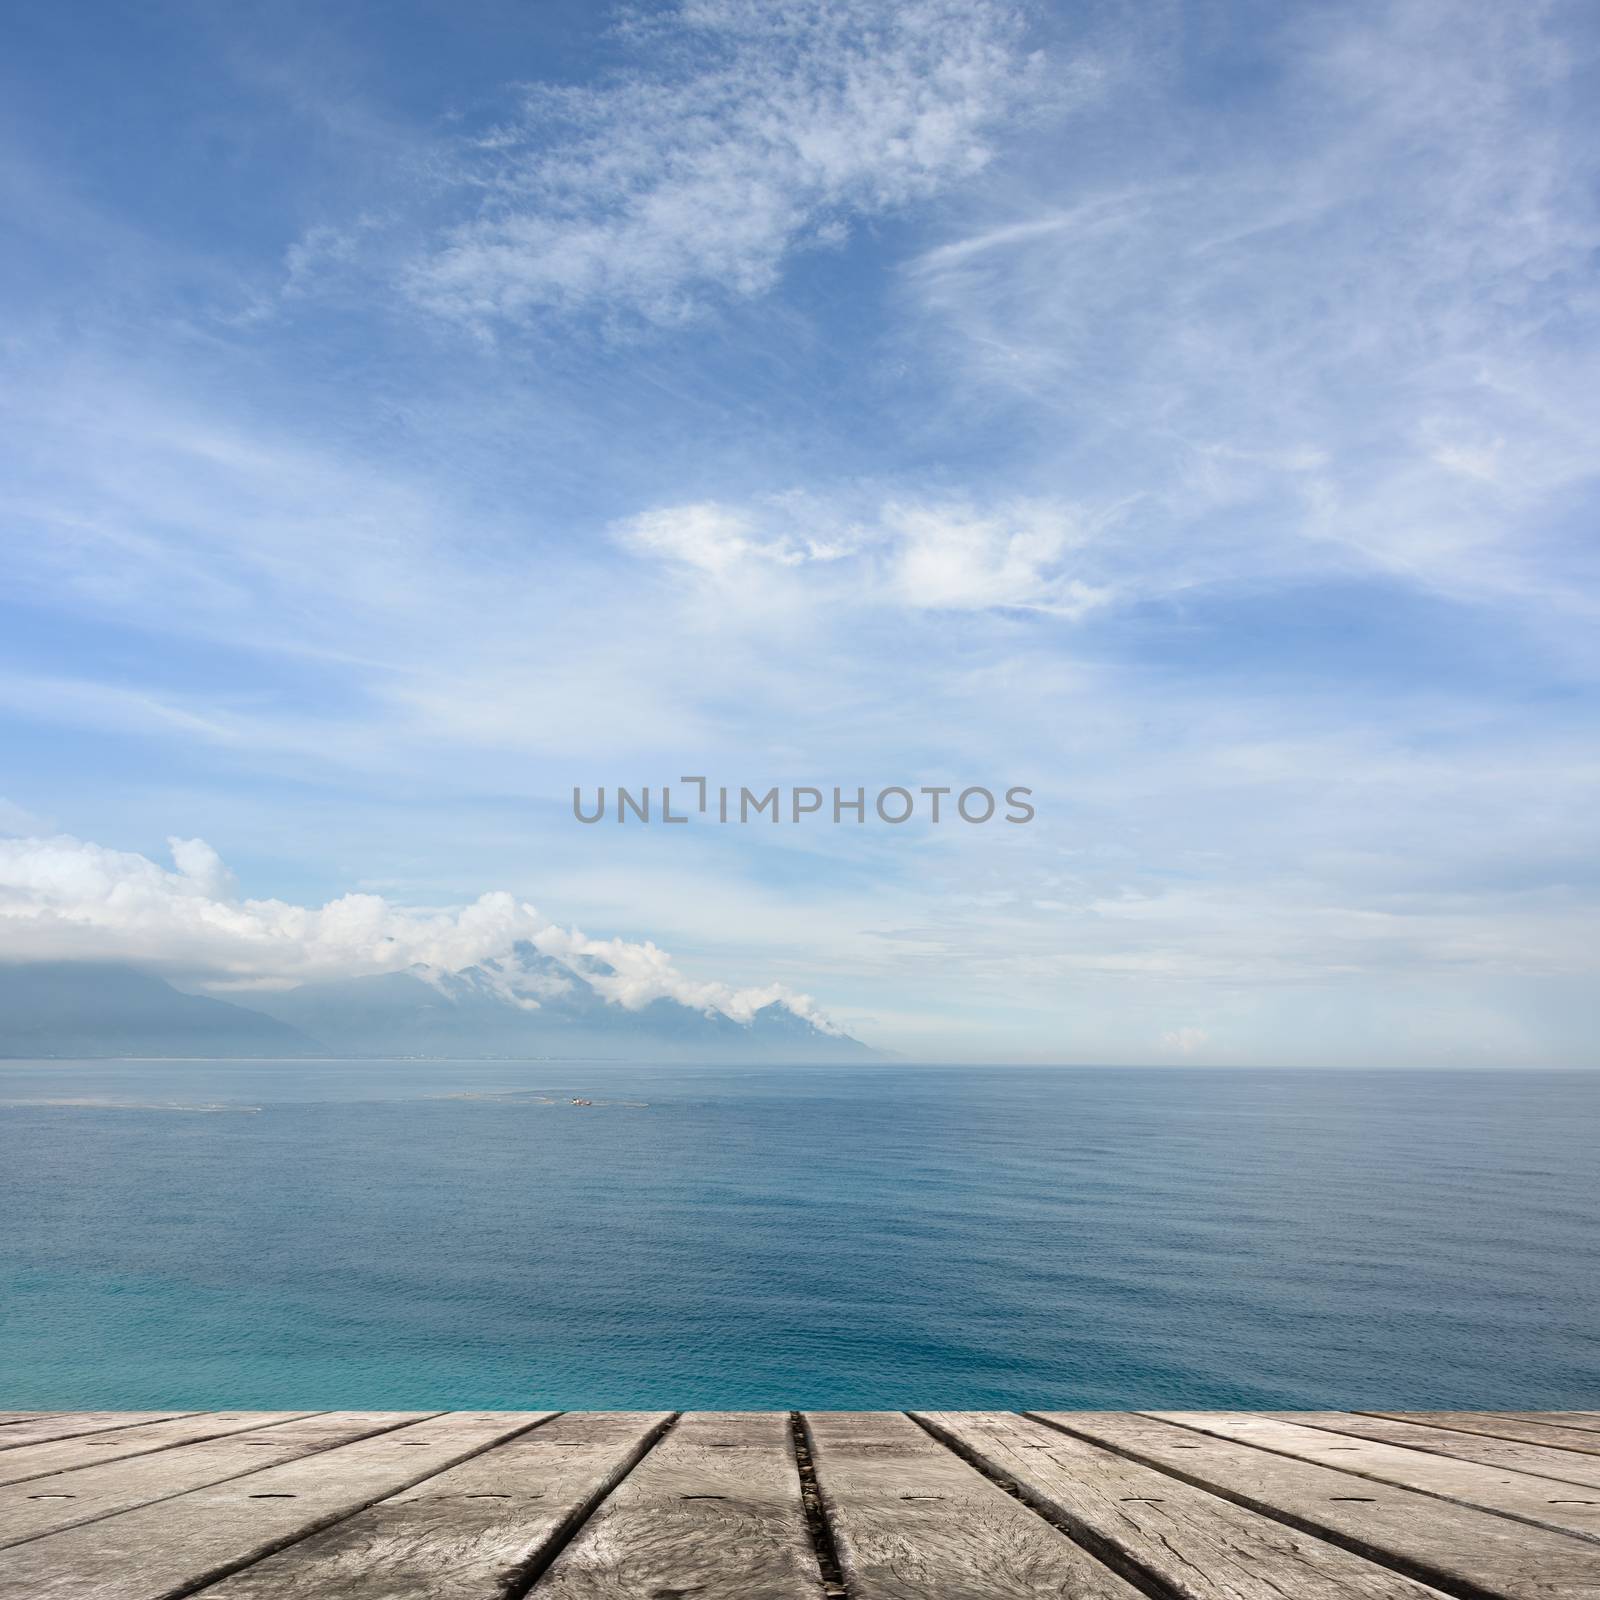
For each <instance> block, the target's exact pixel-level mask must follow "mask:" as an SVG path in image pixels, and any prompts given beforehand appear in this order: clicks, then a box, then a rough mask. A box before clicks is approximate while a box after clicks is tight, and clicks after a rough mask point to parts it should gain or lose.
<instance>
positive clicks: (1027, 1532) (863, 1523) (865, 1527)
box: [805, 1411, 1138, 1600]
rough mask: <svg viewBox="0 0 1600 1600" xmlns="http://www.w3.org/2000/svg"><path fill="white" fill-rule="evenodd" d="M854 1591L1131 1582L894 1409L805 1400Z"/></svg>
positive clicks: (1115, 1594)
mask: <svg viewBox="0 0 1600 1600" xmlns="http://www.w3.org/2000/svg"><path fill="white" fill-rule="evenodd" d="M805 1420H806V1428H807V1431H808V1433H809V1435H810V1438H811V1446H812V1454H813V1458H814V1461H815V1465H816V1473H817V1484H818V1487H819V1488H820V1489H821V1491H822V1502H823V1506H824V1508H825V1510H826V1512H827V1516H828V1520H829V1522H830V1524H831V1526H832V1530H833V1537H834V1541H835V1544H836V1546H837V1548H838V1552H839V1562H840V1565H841V1566H842V1567H843V1569H844V1574H845V1581H846V1583H847V1584H848V1586H849V1590H850V1594H851V1596H852V1600H933V1597H935V1596H937V1597H938V1600H1136V1597H1137V1595H1138V1591H1137V1590H1136V1589H1135V1588H1133V1586H1132V1585H1131V1584H1129V1583H1128V1582H1127V1581H1126V1580H1124V1579H1123V1578H1121V1577H1119V1576H1118V1575H1117V1574H1116V1573H1114V1572H1113V1571H1111V1569H1110V1568H1109V1567H1107V1566H1105V1565H1104V1564H1103V1563H1101V1562H1100V1561H1097V1560H1096V1559H1095V1558H1094V1557H1093V1556H1091V1555H1090V1554H1089V1553H1088V1552H1087V1551H1085V1550H1083V1549H1081V1548H1080V1547H1079V1546H1078V1545H1076V1544H1074V1543H1073V1541H1072V1540H1071V1539H1069V1538H1068V1537H1067V1536H1066V1535H1065V1534H1064V1533H1061V1532H1060V1531H1058V1530H1057V1529H1055V1528H1053V1527H1051V1525H1050V1524H1049V1523H1048V1522H1046V1521H1045V1520H1044V1519H1043V1518H1042V1517H1041V1516H1039V1515H1038V1514H1037V1513H1036V1512H1033V1511H1030V1510H1029V1509H1028V1508H1027V1507H1026V1506H1025V1505H1023V1504H1022V1503H1021V1502H1020V1501H1018V1500H1015V1499H1013V1498H1012V1497H1011V1496H1010V1495H1008V1494H1006V1493H1005V1492H1004V1490H1002V1489H999V1488H997V1487H996V1486H995V1485H994V1484H992V1483H990V1482H989V1480H988V1479H987V1478H985V1477H984V1476H983V1474H982V1473H980V1472H978V1471H977V1470H976V1469H975V1468H973V1467H970V1466H968V1465H967V1463H966V1462H965V1461H963V1460H961V1458H960V1457H959V1456H957V1455H956V1454H955V1453H954V1452H953V1451H951V1450H950V1449H949V1448H948V1447H947V1446H945V1445H943V1444H940V1443H939V1442H938V1441H937V1440H935V1439H932V1438H930V1437H929V1436H928V1435H927V1433H925V1432H924V1431H923V1430H922V1429H921V1428H919V1427H918V1426H917V1425H916V1423H914V1422H913V1421H912V1420H911V1419H910V1418H909V1417H906V1416H902V1415H901V1414H900V1413H898V1412H838V1411H820V1412H809V1413H807V1415H806V1419H805Z"/></svg>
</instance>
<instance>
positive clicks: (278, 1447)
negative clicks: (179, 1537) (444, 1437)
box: [0, 1411, 433, 1548]
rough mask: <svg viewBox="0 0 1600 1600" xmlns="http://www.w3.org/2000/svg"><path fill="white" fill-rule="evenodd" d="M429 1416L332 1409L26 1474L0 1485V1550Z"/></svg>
mask: <svg viewBox="0 0 1600 1600" xmlns="http://www.w3.org/2000/svg"><path fill="white" fill-rule="evenodd" d="M432 1414H433V1413H429V1412H426V1411H334V1412H329V1413H326V1414H324V1415H321V1416H317V1415H313V1416H310V1417H306V1418H303V1419H301V1420H299V1421H297V1422H288V1423H284V1424H282V1425H273V1426H270V1427H267V1428H263V1429H260V1430H259V1431H257V1432H251V1433H243V1434H230V1435H228V1436H226V1437H223V1438H219V1439H206V1440H200V1441H197V1442H195V1443H193V1444H188V1445H177V1446H174V1447H173V1448H172V1449H170V1450H161V1451H156V1452H152V1453H151V1454H149V1455H142V1456H133V1457H130V1458H128V1459H126V1460H122V1461H107V1462H104V1463H101V1464H98V1465H96V1466H92V1467H79V1468H77V1469H76V1470H74V1471H70V1472H59V1473H55V1474H53V1475H52V1476H50V1477H47V1478H28V1479H26V1480H25V1481H23V1482H22V1483H14V1484H11V1485H9V1486H7V1487H5V1488H0V1548H3V1547H5V1546H6V1545H13V1544H21V1543H23V1542H24V1541H25V1540H28V1539H38V1538H42V1537H43V1536H44V1535H45V1534H47V1533H56V1532H59V1531H60V1530H61V1529H62V1528H72V1527H76V1526H77V1525H78V1524H79V1523H82V1522H95V1521H98V1520H99V1519H100V1518H101V1517H108V1516H111V1515H113V1514H114V1513H116V1512H119V1511H131V1510H132V1509H133V1508H134V1507H135V1506H143V1505H149V1504H151V1503H152V1502H154V1501H157V1500H169V1499H171V1498H172V1496H173V1495H177V1494H185V1493H187V1492H188V1491H189V1490H191V1489H201V1488H204V1487H205V1486H206V1485H207V1484H210V1483H222V1482H225V1481H226V1480H227V1479H229V1478H239V1477H243V1476H244V1474H245V1473H247V1472H260V1471H261V1470H262V1469H263V1468H265V1467H272V1466H276V1465H278V1464H279V1463H280V1462H283V1461H294V1460H298V1459H299V1458H300V1457H301V1456H309V1455H315V1454H316V1453H317V1451H319V1450H331V1449H333V1448H334V1447H335V1446H337V1445H341V1444H350V1443H352V1442H353V1441H355V1440H357V1439H365V1438H369V1437H371V1436H372V1435H374V1434H379V1433H387V1432H389V1431H390V1429H392V1428H400V1427H404V1426H406V1425H407V1424H408V1423H413V1422H422V1421H424V1420H426V1419H427V1417H428V1416H430V1415H432Z"/></svg>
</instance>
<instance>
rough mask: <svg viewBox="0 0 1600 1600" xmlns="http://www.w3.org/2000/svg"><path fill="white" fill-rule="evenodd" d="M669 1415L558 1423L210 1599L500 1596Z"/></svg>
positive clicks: (456, 1599) (226, 1583)
mask: <svg viewBox="0 0 1600 1600" xmlns="http://www.w3.org/2000/svg"><path fill="white" fill-rule="evenodd" d="M671 1415H672V1414H671V1412H667V1411H657V1412H597V1411H591V1412H578V1413H568V1414H567V1415H564V1416H560V1417H557V1418H556V1419H555V1421H553V1422H548V1423H546V1424H545V1425H544V1426H543V1427H541V1428H535V1429H534V1430H533V1431H532V1432H531V1433H524V1434H519V1435H518V1436H517V1437H516V1438H515V1439H511V1440H508V1441H507V1442H506V1443H504V1444H500V1445H495V1446H494V1447H493V1448H492V1449H489V1450H486V1451H484V1453H483V1454H482V1455H478V1456H473V1457H472V1458H471V1460H469V1461H464V1462H462V1464H461V1465H460V1466H458V1467H451V1468H450V1469H449V1470H448V1471H446V1472H441V1473H439V1474H437V1475H436V1476H434V1477H432V1478H428V1479H425V1480H424V1481H423V1482H422V1483H419V1484H417V1485H416V1486H415V1487H413V1488H410V1489H407V1490H404V1491H403V1492H402V1493H400V1494H397V1495H394V1496H392V1497H391V1498H389V1499H387V1500H380V1501H379V1502H378V1503H377V1504H376V1505H374V1506H368V1507H367V1509H366V1510H365V1511H360V1512H357V1513H356V1515H355V1516H353V1517H347V1518H346V1519H345V1520H344V1521H343V1522H336V1523H335V1524H334V1525H333V1526H332V1527H331V1528H326V1529H324V1530H323V1531H322V1532H321V1533H318V1534H314V1535H313V1536H312V1537H311V1538H309V1539H302V1540H301V1541H300V1542H299V1543H297V1544H292V1545H290V1546H289V1547H288V1548H287V1549H286V1550H280V1551H278V1553H277V1554H276V1555H272V1556H268V1557H267V1558H266V1559H265V1560H264V1561H257V1562H255V1563H253V1564H252V1565H251V1566H248V1567H246V1568H244V1569H243V1571H240V1572H236V1573H234V1575H233V1576H232V1577H231V1578H224V1579H223V1580H222V1582H221V1583H218V1584H213V1585H212V1586H211V1587H210V1588H208V1589H207V1590H206V1592H205V1593H206V1600H213V1597H215V1600H290V1597H294V1596H301V1595H316V1596H318V1597H319V1600H503V1597H504V1596H506V1595H509V1594H513V1593H516V1592H518V1591H519V1586H521V1585H523V1584H526V1582H527V1580H528V1578H529V1577H530V1576H531V1575H532V1574H533V1573H535V1572H537V1571H538V1570H539V1568H540V1567H541V1566H542V1565H543V1564H544V1562H545V1561H547V1560H548V1559H549V1558H550V1556H551V1555H552V1554H553V1553H554V1552H555V1550H557V1549H558V1548H559V1547H560V1544H561V1542H562V1541H563V1540H564V1539H565V1538H566V1537H567V1536H568V1535H569V1534H570V1533H571V1532H572V1530H573V1529H574V1528H575V1527H577V1525H578V1524H579V1523H580V1522H581V1521H582V1520H583V1519H584V1518H585V1517H586V1516H587V1515H588V1514H589V1513H590V1512H592V1511H593V1509H594V1508H595V1506H596V1505H597V1504H598V1503H599V1502H600V1500H601V1499H603V1498H604V1497H605V1496H606V1495H607V1494H609V1493H610V1492H611V1490H612V1489H614V1488H615V1487H616V1486H617V1484H618V1483H619V1482H620V1481H621V1480H622V1478H623V1477H624V1475H625V1474H626V1473H627V1472H628V1470H629V1469H630V1468H631V1467H632V1466H633V1465H634V1464H635V1463H636V1462H637V1461H638V1460H639V1459H640V1458H641V1457H642V1456H643V1454H644V1452H645V1451H646V1450H647V1449H648V1448H649V1447H650V1445H651V1443H652V1442H653V1441H654V1439H655V1438H656V1436H657V1435H658V1434H659V1433H660V1432H661V1430H662V1428H663V1427H664V1426H665V1425H666V1424H667V1422H668V1421H669V1420H670V1419H671ZM713 1534H715V1530H714V1529H713ZM642 1592H643V1591H641V1593H642Z"/></svg>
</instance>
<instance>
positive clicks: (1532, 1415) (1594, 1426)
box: [1504, 1411, 1600, 1433]
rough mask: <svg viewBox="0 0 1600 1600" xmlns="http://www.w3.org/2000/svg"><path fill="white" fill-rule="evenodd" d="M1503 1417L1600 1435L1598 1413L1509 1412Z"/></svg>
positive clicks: (1599, 1415)
mask: <svg viewBox="0 0 1600 1600" xmlns="http://www.w3.org/2000/svg"><path fill="white" fill-rule="evenodd" d="M1504 1415H1507V1416H1512V1417H1520V1418H1521V1419H1522V1420H1523V1421H1524V1422H1548V1423H1552V1424H1553V1425H1554V1426H1556V1427H1558V1428H1581V1429H1582V1430H1583V1431H1584V1432H1585V1433H1600V1411H1510V1412H1506V1413H1504Z"/></svg>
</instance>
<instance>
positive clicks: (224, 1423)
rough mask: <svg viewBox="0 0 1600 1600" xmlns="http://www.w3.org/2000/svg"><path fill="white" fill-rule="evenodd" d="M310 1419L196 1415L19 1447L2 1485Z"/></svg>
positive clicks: (0, 1469) (4, 1458) (1, 1459)
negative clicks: (202, 1440) (231, 1434)
mask: <svg viewBox="0 0 1600 1600" xmlns="http://www.w3.org/2000/svg"><path fill="white" fill-rule="evenodd" d="M312 1415H314V1413H312V1412H309V1411H197V1412H195V1413H194V1414H193V1415H191V1416H186V1417H173V1418H171V1419H170V1420H169V1421H166V1422H146V1423H143V1424H141V1425H139V1426H137V1427H132V1428H116V1429H113V1430H112V1431H111V1432H109V1433H91V1434H81V1435H79V1436H78V1437H77V1438H73V1439H52V1440H50V1441H49V1442H47V1443H45V1444H29V1445H23V1446H22V1447H21V1448H20V1449H16V1450H8V1451H7V1452H6V1453H5V1454H4V1455H0V1484H6V1483H21V1482H22V1481H23V1480H24V1479H25V1478H42V1477H44V1476H45V1475H46V1474H48V1473H52V1472H71V1471H72V1469H73V1468H74V1467H88V1466H98V1465H99V1464H100V1463H101V1462H102V1461H120V1460H123V1459H125V1458H126V1457H128V1456H139V1455H146V1454H148V1453H149V1452H150V1451H152V1450H165V1449H167V1448H169V1447H170V1446H172V1445H178V1444H194V1443H196V1442H198V1441H199V1440H201V1439H219V1438H221V1437H222V1436H223V1435H224V1434H229V1433H244V1432H247V1431H248V1430H250V1429H252V1428H270V1427H271V1426H272V1425H273V1424H274V1423H278V1422H293V1421H295V1420H296V1419H297V1418H299V1417H308V1416H312Z"/></svg>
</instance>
